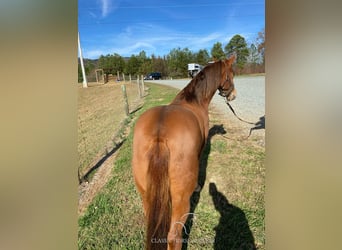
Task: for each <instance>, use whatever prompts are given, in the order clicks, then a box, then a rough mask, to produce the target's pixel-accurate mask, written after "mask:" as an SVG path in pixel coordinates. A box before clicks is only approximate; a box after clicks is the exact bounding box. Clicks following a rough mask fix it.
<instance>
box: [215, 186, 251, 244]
mask: <svg viewBox="0 0 342 250" xmlns="http://www.w3.org/2000/svg"><path fill="white" fill-rule="evenodd" d="M209 194H210V195H211V196H212V199H213V203H214V206H215V209H216V210H217V211H218V212H219V213H220V215H221V217H220V221H219V224H218V225H217V226H216V227H215V231H216V235H215V242H214V249H215V250H221V249H222V250H223V249H246V250H249V249H251V250H252V249H256V247H255V242H254V237H253V234H252V232H251V230H250V228H249V225H248V221H247V219H246V216H245V213H244V212H243V211H242V210H241V209H240V208H238V207H236V206H234V205H232V204H230V203H229V201H228V200H227V198H226V197H225V196H224V195H223V194H222V193H221V192H219V191H218V190H217V187H216V184H215V183H209Z"/></svg>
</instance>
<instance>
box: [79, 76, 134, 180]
mask: <svg viewBox="0 0 342 250" xmlns="http://www.w3.org/2000/svg"><path fill="white" fill-rule="evenodd" d="M122 84H125V85H126V91H127V96H128V101H129V106H130V107H131V108H132V107H133V106H134V105H135V104H136V101H137V99H138V89H137V86H136V84H132V83H107V84H96V83H90V84H89V87H88V88H82V87H80V88H79V89H78V154H79V170H80V173H82V174H85V172H86V171H87V170H88V169H89V168H91V167H92V165H93V164H95V163H96V159H98V158H99V157H101V155H103V154H104V153H106V151H107V150H108V149H109V148H110V147H112V144H113V143H114V142H113V139H114V140H115V138H114V137H115V136H116V135H117V134H118V131H120V129H121V127H122V126H124V125H125V124H124V121H125V119H126V118H127V117H126V114H125V110H124V99H123V94H122V90H121V85H122ZM94 160H95V161H94Z"/></svg>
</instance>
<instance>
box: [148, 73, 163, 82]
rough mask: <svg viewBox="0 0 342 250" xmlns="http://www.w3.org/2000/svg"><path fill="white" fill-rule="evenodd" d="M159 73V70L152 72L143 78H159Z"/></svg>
mask: <svg viewBox="0 0 342 250" xmlns="http://www.w3.org/2000/svg"><path fill="white" fill-rule="evenodd" d="M161 77H162V76H161V73H159V72H152V73H150V74H148V75H147V76H145V77H144V80H159V79H161Z"/></svg>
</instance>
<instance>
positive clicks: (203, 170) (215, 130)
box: [182, 124, 227, 250]
mask: <svg viewBox="0 0 342 250" xmlns="http://www.w3.org/2000/svg"><path fill="white" fill-rule="evenodd" d="M226 133H227V131H226V130H225V129H224V127H223V125H222V124H221V125H214V126H212V127H211V128H210V129H209V133H208V139H207V142H206V145H205V146H204V148H203V151H202V154H201V158H200V165H199V173H198V184H199V185H200V187H201V189H202V188H203V187H204V184H205V180H206V177H207V166H208V159H209V153H210V149H211V139H212V138H213V136H215V135H218V134H220V135H223V134H226ZM200 196H201V192H194V193H193V194H192V196H191V198H190V213H189V216H188V219H187V221H186V223H185V228H186V232H187V233H183V239H184V241H183V246H182V249H183V250H186V249H187V247H188V245H187V243H188V239H189V235H190V231H191V228H192V224H193V215H194V211H195V209H196V207H197V204H198V202H199V200H200Z"/></svg>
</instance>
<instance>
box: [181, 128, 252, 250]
mask: <svg viewBox="0 0 342 250" xmlns="http://www.w3.org/2000/svg"><path fill="white" fill-rule="evenodd" d="M226 133H227V132H226V130H225V129H224V127H223V125H214V126H213V127H211V128H210V130H209V135H208V140H207V143H206V145H205V147H204V149H203V152H202V155H201V160H200V170H199V176H198V184H199V185H200V186H201V188H203V186H204V184H205V180H206V175H207V174H206V173H207V166H208V158H209V154H210V150H211V139H212V138H213V136H215V135H218V134H220V135H223V134H226ZM209 194H210V195H211V196H212V199H213V203H214V206H215V209H216V210H217V211H218V212H219V213H220V215H221V217H220V221H219V224H218V225H217V226H216V227H215V231H216V235H215V241H214V248H213V249H215V250H221V249H222V250H223V249H225V250H230V249H243V250H250V249H251V250H252V249H256V247H255V242H254V237H253V234H252V232H251V230H250V228H249V225H248V221H247V219H246V216H245V213H244V212H243V211H242V210H241V209H240V208H238V207H236V206H234V205H232V204H230V203H229V202H228V200H227V198H226V197H225V196H224V195H223V194H222V193H221V192H219V191H218V190H217V187H216V184H215V183H210V184H209ZM200 196H201V192H194V193H193V195H192V196H191V199H190V214H189V217H188V219H187V221H186V223H185V227H186V232H187V233H183V240H184V241H183V246H182V250H187V249H188V244H187V243H188V240H189V236H190V234H191V228H192V225H193V219H194V216H193V215H194V211H195V209H196V207H197V205H198V202H199V200H200Z"/></svg>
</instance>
